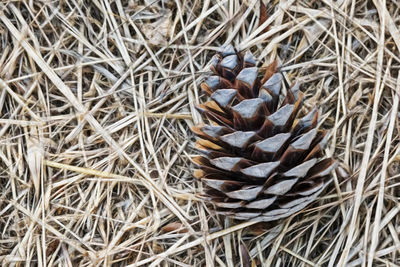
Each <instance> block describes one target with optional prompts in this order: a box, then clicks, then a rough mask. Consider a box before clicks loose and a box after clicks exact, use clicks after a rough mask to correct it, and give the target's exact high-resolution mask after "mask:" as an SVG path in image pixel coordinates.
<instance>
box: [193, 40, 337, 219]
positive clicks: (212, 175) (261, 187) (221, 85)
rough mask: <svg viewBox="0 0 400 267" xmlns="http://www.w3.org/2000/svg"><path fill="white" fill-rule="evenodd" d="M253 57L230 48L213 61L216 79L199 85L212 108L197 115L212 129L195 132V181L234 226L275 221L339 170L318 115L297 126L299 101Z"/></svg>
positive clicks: (274, 67) (206, 105)
mask: <svg viewBox="0 0 400 267" xmlns="http://www.w3.org/2000/svg"><path fill="white" fill-rule="evenodd" d="M255 65H256V61H255V59H254V57H253V55H252V54H251V53H250V52H246V54H245V55H244V56H243V55H242V54H241V53H239V52H237V51H235V49H234V48H233V47H232V46H228V47H226V48H225V49H224V50H223V52H221V53H219V54H217V55H216V56H214V58H213V59H212V66H211V69H212V71H213V72H214V74H215V75H213V76H210V77H208V79H207V80H206V81H205V82H204V83H202V84H201V88H202V90H203V91H204V92H205V93H206V94H207V95H209V96H210V97H211V99H212V100H211V101H209V102H206V103H204V104H201V105H200V106H198V110H199V111H200V112H201V113H202V114H203V115H204V116H205V117H206V118H207V119H208V120H209V121H210V122H211V125H202V126H196V127H193V128H192V131H193V132H194V133H195V134H196V135H197V136H198V137H199V138H198V140H197V141H196V145H195V147H196V149H197V150H198V151H200V152H201V154H202V155H203V156H196V157H194V158H193V162H194V163H195V164H196V165H197V167H198V169H196V170H195V171H194V176H195V177H196V178H200V179H201V180H202V181H203V183H204V184H205V191H204V196H205V197H206V198H207V199H208V200H210V201H211V202H212V203H213V204H214V206H215V209H216V211H217V212H218V213H220V214H223V215H227V216H229V217H232V218H235V219H239V220H257V221H273V220H278V219H281V218H285V217H288V216H290V215H292V214H293V213H295V212H298V211H300V210H302V209H303V208H305V207H306V206H307V205H308V204H310V203H311V202H312V201H313V200H315V199H316V197H317V196H318V195H319V194H320V193H321V192H322V191H323V190H324V188H325V187H326V185H327V184H328V183H329V182H330V181H331V175H330V173H331V171H332V170H333V169H334V168H335V167H336V163H335V161H334V160H333V159H332V158H325V159H323V157H324V153H323V151H322V149H323V147H324V146H325V144H326V142H327V131H322V130H318V129H317V128H316V126H317V123H318V111H317V109H316V108H315V109H313V110H312V111H311V112H309V113H308V114H306V115H305V116H304V117H302V118H300V119H297V118H296V117H297V114H298V113H299V110H300V108H301V106H302V100H303V94H302V93H301V92H300V90H299V86H298V85H297V84H295V85H294V86H292V87H291V88H290V89H288V90H287V91H288V92H287V93H286V95H285V96H284V95H282V94H281V85H282V75H281V74H280V73H279V72H277V63H276V62H274V63H273V64H271V65H270V66H268V67H267V68H266V69H265V70H264V71H263V70H261V69H258V68H257V67H255Z"/></svg>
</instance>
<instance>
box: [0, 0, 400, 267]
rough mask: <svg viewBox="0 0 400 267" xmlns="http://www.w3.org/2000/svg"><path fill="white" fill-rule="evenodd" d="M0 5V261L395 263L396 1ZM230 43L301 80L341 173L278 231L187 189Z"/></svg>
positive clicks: (8, 1) (399, 153)
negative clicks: (208, 92)
mask: <svg viewBox="0 0 400 267" xmlns="http://www.w3.org/2000/svg"><path fill="white" fill-rule="evenodd" d="M260 2H261V1H260V0H244V1H240V0H201V1H199V0H196V1H185V0H130V1H127V0H114V1H109V0H93V1H86V0H72V1H28V0H26V1H12V0H3V1H1V2H0V265H1V266H23V265H34V266H36V265H37V266H45V265H47V266H110V265H114V266H124V265H131V266H157V265H160V266H228V267H231V266H240V265H243V266H399V265H400V254H399V252H400V238H399V234H398V233H399V232H400V199H399V197H400V190H399V183H400V174H399V173H400V146H399V144H400V142H399V134H400V125H399V118H400V113H399V92H400V53H399V52H400V4H399V1H397V0H386V1H379V0H374V1H364V0H338V1H333V0H322V1H316V0H304V1H300V0H284V1H277V0H272V1H264V4H265V5H264V4H260ZM227 44H232V45H233V46H234V47H236V48H237V49H238V50H243V51H246V50H250V51H251V52H252V53H253V54H254V55H255V57H256V58H257V60H258V66H265V65H267V64H269V63H271V62H272V61H274V60H278V62H279V65H280V70H281V72H282V74H283V76H284V77H285V79H286V80H287V81H288V82H290V83H291V82H294V81H298V82H299V83H300V84H301V90H302V91H303V92H304V94H305V101H304V107H303V108H304V109H305V110H311V109H312V108H313V107H314V106H319V107H320V109H321V111H322V113H321V114H323V115H322V127H324V128H326V129H329V130H330V133H329V144H328V146H327V148H326V150H325V152H326V154H327V155H329V156H333V157H334V158H335V159H336V160H337V162H338V163H339V167H338V170H337V172H336V173H334V174H333V182H332V183H331V184H330V185H329V187H328V188H327V189H326V190H325V192H324V193H323V194H322V195H321V196H320V197H319V198H318V200H317V201H315V202H314V203H313V204H312V205H310V206H308V207H307V208H306V209H304V210H303V211H301V212H298V213H297V214H295V215H293V216H291V217H289V218H288V219H285V220H282V221H279V222H274V223H257V224H255V223H252V222H243V221H242V222H241V221H234V220H231V219H229V218H225V217H222V216H218V215H216V214H215V213H214V212H213V210H212V209H211V208H210V206H209V205H207V203H205V202H204V201H203V199H202V198H200V197H199V193H201V188H202V185H201V183H200V182H199V181H198V180H196V179H195V178H193V175H192V163H191V161H190V158H191V156H193V155H194V154H196V151H195V150H193V141H194V136H193V134H192V132H191V131H190V130H189V129H190V127H191V126H193V125H195V124H198V123H201V122H202V118H201V116H200V114H199V113H198V112H197V111H196V109H195V106H196V105H197V104H199V103H202V102H204V101H205V100H206V97H205V96H204V94H203V93H202V92H201V89H200V83H201V82H202V81H203V80H204V79H205V77H207V75H209V74H210V70H209V66H210V62H209V61H210V59H211V57H212V56H213V55H214V54H215V53H217V52H218V51H220V49H221V48H222V47H223V46H224V45H227Z"/></svg>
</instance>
